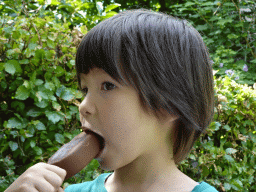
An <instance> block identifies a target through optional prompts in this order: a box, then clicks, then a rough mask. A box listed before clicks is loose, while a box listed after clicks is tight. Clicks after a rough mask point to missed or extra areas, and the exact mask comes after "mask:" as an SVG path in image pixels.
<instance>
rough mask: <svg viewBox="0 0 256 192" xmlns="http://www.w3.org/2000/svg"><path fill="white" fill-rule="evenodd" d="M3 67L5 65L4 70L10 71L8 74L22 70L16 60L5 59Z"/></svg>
mask: <svg viewBox="0 0 256 192" xmlns="http://www.w3.org/2000/svg"><path fill="white" fill-rule="evenodd" d="M4 67H5V71H6V72H8V73H10V74H12V75H13V74H14V73H16V72H18V73H21V72H22V69H21V67H20V64H19V62H18V61H16V60H9V61H7V62H6V63H5V65H4Z"/></svg>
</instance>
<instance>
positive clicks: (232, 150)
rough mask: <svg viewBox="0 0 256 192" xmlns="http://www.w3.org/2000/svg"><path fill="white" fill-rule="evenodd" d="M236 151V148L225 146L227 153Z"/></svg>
mask: <svg viewBox="0 0 256 192" xmlns="http://www.w3.org/2000/svg"><path fill="white" fill-rule="evenodd" d="M236 152H237V150H236V149H233V148H227V149H226V153H227V154H234V153H236Z"/></svg>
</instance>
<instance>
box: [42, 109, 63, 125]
mask: <svg viewBox="0 0 256 192" xmlns="http://www.w3.org/2000/svg"><path fill="white" fill-rule="evenodd" d="M45 115H46V117H47V118H48V119H49V120H50V121H51V122H53V123H54V124H55V123H58V122H59V121H60V120H61V119H62V116H60V115H59V114H58V113H57V112H51V111H46V112H45Z"/></svg>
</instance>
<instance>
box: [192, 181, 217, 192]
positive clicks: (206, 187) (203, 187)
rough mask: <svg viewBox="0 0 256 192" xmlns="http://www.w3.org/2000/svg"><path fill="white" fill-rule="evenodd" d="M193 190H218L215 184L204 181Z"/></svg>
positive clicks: (201, 191)
mask: <svg viewBox="0 0 256 192" xmlns="http://www.w3.org/2000/svg"><path fill="white" fill-rule="evenodd" d="M192 192H218V191H217V190H216V189H215V188H214V187H213V186H211V185H209V184H208V183H206V182H204V181H202V182H200V183H199V185H197V186H195V188H194V189H193V191H192Z"/></svg>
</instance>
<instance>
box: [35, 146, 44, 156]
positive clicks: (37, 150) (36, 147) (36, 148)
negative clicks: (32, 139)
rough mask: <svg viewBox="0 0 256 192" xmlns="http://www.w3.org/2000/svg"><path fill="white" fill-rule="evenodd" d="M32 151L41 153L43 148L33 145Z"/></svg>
mask: <svg viewBox="0 0 256 192" xmlns="http://www.w3.org/2000/svg"><path fill="white" fill-rule="evenodd" d="M34 151H35V152H36V154H37V155H42V154H43V150H42V149H41V148H40V147H38V146H35V147H34Z"/></svg>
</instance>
